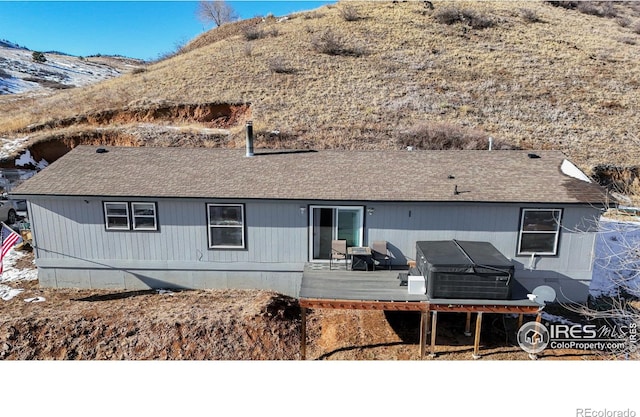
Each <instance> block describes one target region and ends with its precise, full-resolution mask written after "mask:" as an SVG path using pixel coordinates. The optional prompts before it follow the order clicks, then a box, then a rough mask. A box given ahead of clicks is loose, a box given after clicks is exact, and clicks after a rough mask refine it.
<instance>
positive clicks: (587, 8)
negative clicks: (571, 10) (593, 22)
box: [576, 1, 604, 17]
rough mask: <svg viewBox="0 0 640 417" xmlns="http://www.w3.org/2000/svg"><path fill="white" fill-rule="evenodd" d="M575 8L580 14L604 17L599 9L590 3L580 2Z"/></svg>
mask: <svg viewBox="0 0 640 417" xmlns="http://www.w3.org/2000/svg"><path fill="white" fill-rule="evenodd" d="M576 8H577V9H578V11H579V12H580V13H584V14H590V15H592V16H600V17H602V16H604V15H603V14H602V10H601V9H600V7H598V6H597V5H596V4H594V3H593V2H590V1H581V2H579V3H578V6H577V7H576Z"/></svg>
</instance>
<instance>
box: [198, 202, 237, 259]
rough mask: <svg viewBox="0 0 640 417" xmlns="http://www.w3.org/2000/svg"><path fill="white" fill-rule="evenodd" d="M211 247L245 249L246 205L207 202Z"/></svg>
mask: <svg viewBox="0 0 640 417" xmlns="http://www.w3.org/2000/svg"><path fill="white" fill-rule="evenodd" d="M207 219H208V222H209V226H208V227H209V233H208V236H209V248H211V249H214V248H215V249H244V247H245V241H244V235H245V231H244V205H243V204H207Z"/></svg>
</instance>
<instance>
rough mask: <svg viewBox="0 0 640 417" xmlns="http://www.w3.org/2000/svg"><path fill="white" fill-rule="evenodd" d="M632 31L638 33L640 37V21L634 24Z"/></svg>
mask: <svg viewBox="0 0 640 417" xmlns="http://www.w3.org/2000/svg"><path fill="white" fill-rule="evenodd" d="M631 30H633V32H634V33H637V34H638V35H640V21H639V22H636V23H634V24H633V27H632V28H631Z"/></svg>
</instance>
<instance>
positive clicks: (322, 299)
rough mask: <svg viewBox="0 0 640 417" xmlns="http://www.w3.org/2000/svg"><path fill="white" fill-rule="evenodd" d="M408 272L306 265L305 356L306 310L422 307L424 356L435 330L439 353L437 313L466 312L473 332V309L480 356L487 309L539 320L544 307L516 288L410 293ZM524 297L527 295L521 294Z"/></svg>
mask: <svg viewBox="0 0 640 417" xmlns="http://www.w3.org/2000/svg"><path fill="white" fill-rule="evenodd" d="M407 272H408V271H407V270H406V269H405V270H391V271H389V270H377V271H351V270H345V268H344V265H341V266H339V267H335V266H334V268H333V269H329V265H324V264H307V265H306V266H305V269H304V272H303V274H302V284H301V287H300V295H299V300H300V307H301V312H302V334H301V337H302V345H301V349H302V358H303V359H304V358H306V309H307V308H328V309H354V310H399V311H420V312H421V320H420V346H419V348H420V358H423V357H424V355H425V352H426V342H427V340H426V339H427V334H431V355H432V356H435V351H434V347H435V343H436V331H437V330H436V329H437V315H438V312H464V313H467V320H466V325H465V334H468V335H471V332H470V330H471V313H477V318H476V325H475V341H474V349H473V355H472V356H473V357H474V358H476V359H477V358H479V357H480V354H479V343H480V328H481V325H482V315H483V313H502V314H507V313H511V314H514V313H515V314H519V315H520V323H522V315H523V314H536V315H537V317H536V320H537V321H538V322H539V321H540V312H541V311H542V308H543V306H540V305H539V304H536V303H534V302H532V301H530V300H528V299H527V298H526V292H525V293H524V294H521V292H522V290H524V288H518V289H517V290H516V291H515V295H516V299H512V300H476V299H473V300H472V299H464V300H462V299H429V297H428V296H427V295H426V294H409V291H408V288H407V286H405V285H401V280H400V276H399V275H400V274H403V273H404V274H406V273H407ZM522 297H524V298H522Z"/></svg>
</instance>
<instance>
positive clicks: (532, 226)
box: [518, 209, 562, 255]
mask: <svg viewBox="0 0 640 417" xmlns="http://www.w3.org/2000/svg"><path fill="white" fill-rule="evenodd" d="M520 217H521V218H520V235H519V238H518V255H532V254H536V255H556V254H557V253H558V240H559V238H560V221H561V219H562V210H561V209H522V214H521V216H520Z"/></svg>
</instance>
